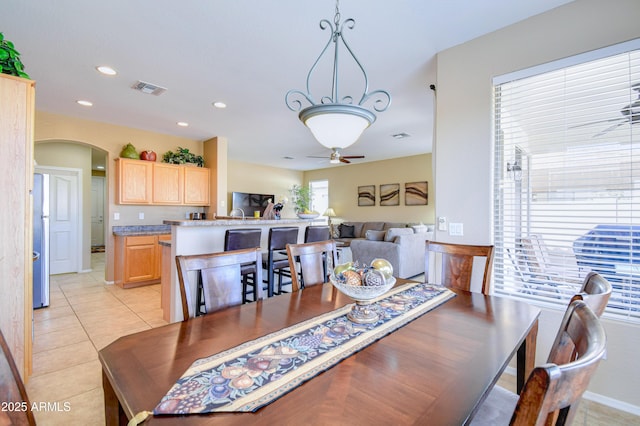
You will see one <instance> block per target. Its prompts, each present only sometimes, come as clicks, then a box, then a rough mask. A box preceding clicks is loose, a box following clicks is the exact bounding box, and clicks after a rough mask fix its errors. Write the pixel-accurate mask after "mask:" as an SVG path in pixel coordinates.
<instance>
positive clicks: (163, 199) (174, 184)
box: [153, 163, 184, 204]
mask: <svg viewBox="0 0 640 426" xmlns="http://www.w3.org/2000/svg"><path fill="white" fill-rule="evenodd" d="M183 188H184V167H176V166H174V165H172V164H165V163H153V204H182V193H183Z"/></svg>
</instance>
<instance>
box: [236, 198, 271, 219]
mask: <svg viewBox="0 0 640 426" xmlns="http://www.w3.org/2000/svg"><path fill="white" fill-rule="evenodd" d="M269 200H271V201H272V202H273V200H274V197H273V194H250V193H248V192H232V193H231V208H232V209H242V211H244V215H245V216H247V217H248V216H253V212H254V211H256V210H258V211H260V216H262V215H263V214H264V210H265V209H266V208H267V204H269Z"/></svg>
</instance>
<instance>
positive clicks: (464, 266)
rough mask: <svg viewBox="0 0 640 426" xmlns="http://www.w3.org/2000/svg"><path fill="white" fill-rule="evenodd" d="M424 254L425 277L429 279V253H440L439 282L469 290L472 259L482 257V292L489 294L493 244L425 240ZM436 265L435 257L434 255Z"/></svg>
mask: <svg viewBox="0 0 640 426" xmlns="http://www.w3.org/2000/svg"><path fill="white" fill-rule="evenodd" d="M426 245H427V250H426V255H425V268H424V275H425V279H427V280H428V279H429V263H430V262H429V259H430V253H435V254H436V256H438V254H440V255H441V263H440V271H441V274H442V275H441V284H442V285H444V286H446V287H449V288H456V289H460V290H466V291H471V272H472V270H473V259H474V258H475V257H484V258H485V263H484V276H483V278H482V293H483V294H490V291H491V289H490V285H491V268H492V266H493V246H492V245H489V246H477V245H464V244H451V243H436V242H433V241H427V242H426ZM436 265H437V257H436Z"/></svg>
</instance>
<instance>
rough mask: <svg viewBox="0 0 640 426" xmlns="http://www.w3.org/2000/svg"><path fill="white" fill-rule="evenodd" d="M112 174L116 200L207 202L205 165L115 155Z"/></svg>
mask: <svg viewBox="0 0 640 426" xmlns="http://www.w3.org/2000/svg"><path fill="white" fill-rule="evenodd" d="M116 176H117V178H116V179H117V183H116V187H117V190H118V194H117V197H116V200H117V203H118V204H145V205H188V206H208V205H209V185H210V183H209V179H210V177H211V172H210V170H209V169H205V168H202V167H191V166H183V165H176V164H167V163H156V162H151V161H142V160H130V159H126V158H118V159H117V160H116Z"/></svg>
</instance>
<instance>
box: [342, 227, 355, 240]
mask: <svg viewBox="0 0 640 426" xmlns="http://www.w3.org/2000/svg"><path fill="white" fill-rule="evenodd" d="M338 230H339V232H340V235H339V238H355V227H354V226H353V225H347V224H344V223H341V224H340V225H339V226H338Z"/></svg>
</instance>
